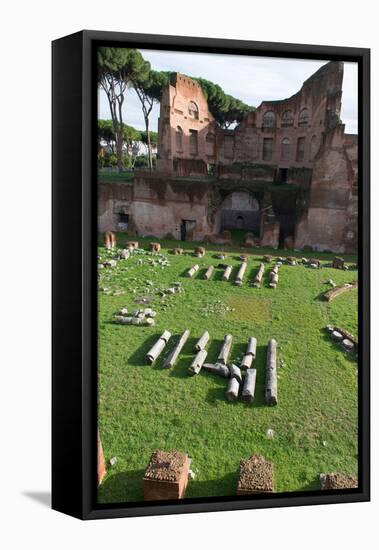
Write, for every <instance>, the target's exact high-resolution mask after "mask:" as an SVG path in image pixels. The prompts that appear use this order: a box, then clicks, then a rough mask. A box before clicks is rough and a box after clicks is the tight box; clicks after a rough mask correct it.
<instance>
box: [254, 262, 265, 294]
mask: <svg viewBox="0 0 379 550" xmlns="http://www.w3.org/2000/svg"><path fill="white" fill-rule="evenodd" d="M264 272H265V264H262V263H261V264H260V266H259V269H258V273H257V274H256V276H255V279H254V283H253V286H255V288H259V287H260V286H261V283H262V277H263V273H264Z"/></svg>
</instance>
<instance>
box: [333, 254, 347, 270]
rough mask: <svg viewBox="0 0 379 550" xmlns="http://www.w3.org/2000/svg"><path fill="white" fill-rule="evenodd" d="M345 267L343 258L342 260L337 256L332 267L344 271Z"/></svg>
mask: <svg viewBox="0 0 379 550" xmlns="http://www.w3.org/2000/svg"><path fill="white" fill-rule="evenodd" d="M344 266H345V260H344V259H343V258H340V257H339V256H335V257H334V258H333V263H332V267H334V269H343V268H344Z"/></svg>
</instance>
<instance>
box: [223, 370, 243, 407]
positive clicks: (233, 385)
mask: <svg viewBox="0 0 379 550" xmlns="http://www.w3.org/2000/svg"><path fill="white" fill-rule="evenodd" d="M239 389H240V383H239V382H238V380H237V378H234V376H233V377H232V378H230V380H229V384H228V389H227V390H226V392H225V397H226V399H227V400H228V401H237V399H238V392H239Z"/></svg>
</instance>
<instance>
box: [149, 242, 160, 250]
mask: <svg viewBox="0 0 379 550" xmlns="http://www.w3.org/2000/svg"><path fill="white" fill-rule="evenodd" d="M149 249H150V250H151V252H160V251H161V245H160V243H150V244H149Z"/></svg>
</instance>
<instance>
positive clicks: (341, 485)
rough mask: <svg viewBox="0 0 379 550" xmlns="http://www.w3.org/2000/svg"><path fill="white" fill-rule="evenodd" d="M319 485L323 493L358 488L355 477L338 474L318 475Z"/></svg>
mask: <svg viewBox="0 0 379 550" xmlns="http://www.w3.org/2000/svg"><path fill="white" fill-rule="evenodd" d="M320 485H321V489H322V490H323V491H331V490H333V489H356V488H358V480H357V478H356V477H353V476H347V475H345V474H340V473H331V474H320Z"/></svg>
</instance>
